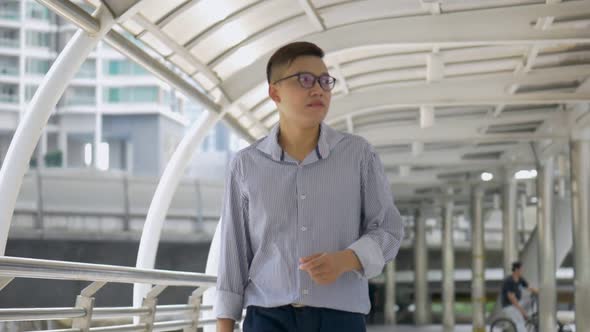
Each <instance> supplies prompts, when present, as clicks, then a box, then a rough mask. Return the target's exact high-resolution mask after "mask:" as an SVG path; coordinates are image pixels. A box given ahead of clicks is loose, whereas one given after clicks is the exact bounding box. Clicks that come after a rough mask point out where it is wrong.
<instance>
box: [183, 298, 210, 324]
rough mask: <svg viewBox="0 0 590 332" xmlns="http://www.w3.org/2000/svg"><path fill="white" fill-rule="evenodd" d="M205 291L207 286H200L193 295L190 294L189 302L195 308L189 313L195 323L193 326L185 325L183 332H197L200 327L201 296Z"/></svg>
mask: <svg viewBox="0 0 590 332" xmlns="http://www.w3.org/2000/svg"><path fill="white" fill-rule="evenodd" d="M205 291H206V288H205V287H199V288H197V289H196V290H195V291H194V292H193V293H192V294H191V296H189V298H188V304H191V305H194V306H195V310H193V311H192V312H191V314H190V315H189V317H190V319H192V321H193V325H192V326H191V327H185V328H184V330H183V332H197V329H198V328H199V317H200V316H201V298H202V296H203V293H205Z"/></svg>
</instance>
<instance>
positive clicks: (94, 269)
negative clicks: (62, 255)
mask: <svg viewBox="0 0 590 332" xmlns="http://www.w3.org/2000/svg"><path fill="white" fill-rule="evenodd" d="M0 277H10V278H13V277H18V278H35V279H56V280H84V281H101V282H117V283H144V284H155V285H166V286H193V287H215V284H216V280H217V277H215V276H210V275H206V274H203V273H194V272H177V271H168V270H150V269H138V268H134V267H126V266H115V265H102V264H89V263H76V262H64V261H53V260H44V259H33V258H20V257H7V256H3V257H0Z"/></svg>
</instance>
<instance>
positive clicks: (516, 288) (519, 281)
mask: <svg viewBox="0 0 590 332" xmlns="http://www.w3.org/2000/svg"><path fill="white" fill-rule="evenodd" d="M522 272H523V269H522V264H521V263H520V262H514V263H512V274H511V275H509V276H507V277H506V279H504V283H503V284H502V307H503V311H504V313H505V314H506V315H507V316H508V317H509V318H510V319H511V320H512V321H513V322H514V324H515V325H516V330H517V331H518V332H525V331H526V327H525V321H526V320H527V319H528V315H527V312H526V310H524V308H523V306H522V304H521V303H520V300H521V298H522V288H525V289H528V290H529V291H530V292H532V293H535V294H537V293H538V290H537V289H535V288H531V287H529V284H528V282H527V281H526V280H525V279H524V278H523V277H522Z"/></svg>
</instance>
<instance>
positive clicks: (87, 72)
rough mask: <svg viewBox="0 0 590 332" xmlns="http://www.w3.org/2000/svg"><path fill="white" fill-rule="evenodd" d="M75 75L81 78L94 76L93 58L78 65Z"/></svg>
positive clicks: (94, 65) (94, 64)
mask: <svg viewBox="0 0 590 332" xmlns="http://www.w3.org/2000/svg"><path fill="white" fill-rule="evenodd" d="M76 77H81V78H94V77H96V61H94V60H86V61H84V63H83V64H82V66H80V69H79V70H78V72H77V73H76Z"/></svg>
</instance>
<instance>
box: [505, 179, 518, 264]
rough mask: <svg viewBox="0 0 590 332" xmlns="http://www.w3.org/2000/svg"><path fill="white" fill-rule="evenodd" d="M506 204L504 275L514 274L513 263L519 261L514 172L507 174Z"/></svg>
mask: <svg viewBox="0 0 590 332" xmlns="http://www.w3.org/2000/svg"><path fill="white" fill-rule="evenodd" d="M506 176H507V179H506V183H505V184H504V204H503V206H502V235H503V236H502V241H503V242H502V246H503V248H502V249H503V251H504V275H509V274H510V273H512V262H514V261H517V260H518V247H517V245H516V243H517V242H516V180H515V179H514V176H513V175H512V172H506Z"/></svg>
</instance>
